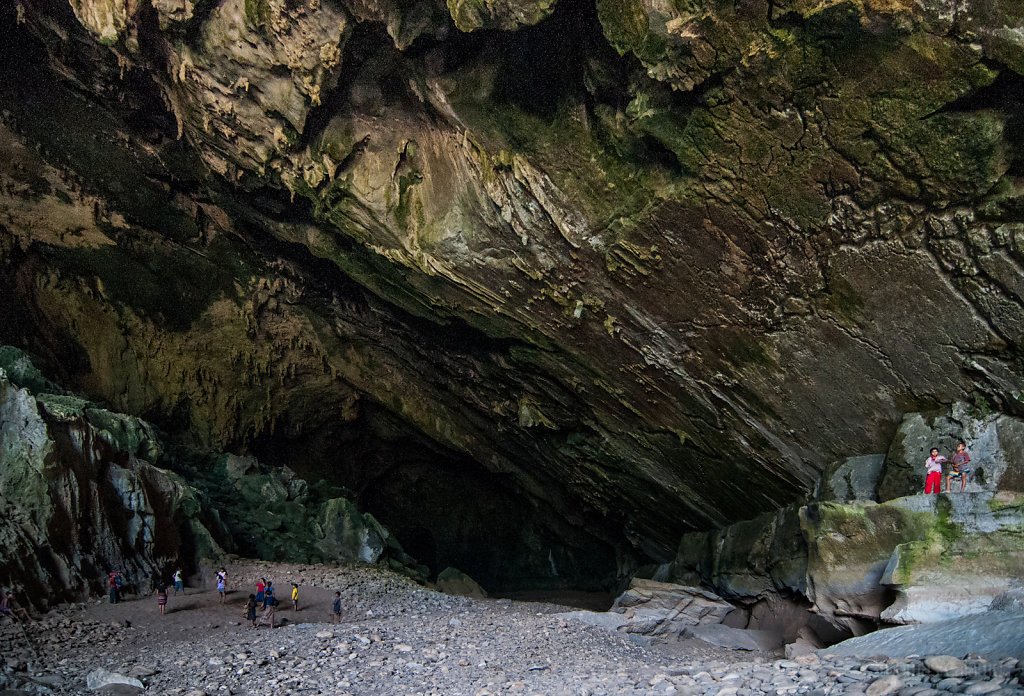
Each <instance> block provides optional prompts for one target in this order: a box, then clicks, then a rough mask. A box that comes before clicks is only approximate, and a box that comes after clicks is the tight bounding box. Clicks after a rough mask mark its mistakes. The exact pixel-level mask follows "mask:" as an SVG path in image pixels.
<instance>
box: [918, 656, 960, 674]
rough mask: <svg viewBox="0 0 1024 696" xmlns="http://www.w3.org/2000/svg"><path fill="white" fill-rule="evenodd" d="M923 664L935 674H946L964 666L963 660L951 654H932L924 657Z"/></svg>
mask: <svg viewBox="0 0 1024 696" xmlns="http://www.w3.org/2000/svg"><path fill="white" fill-rule="evenodd" d="M924 665H925V667H927V668H928V669H930V670H931V671H933V672H935V673H937V674H946V673H948V672H953V671H955V670H959V669H963V668H964V666H965V665H964V661H963V660H961V659H960V658H959V657H953V656H952V655H933V656H931V657H926V658H925V660H924Z"/></svg>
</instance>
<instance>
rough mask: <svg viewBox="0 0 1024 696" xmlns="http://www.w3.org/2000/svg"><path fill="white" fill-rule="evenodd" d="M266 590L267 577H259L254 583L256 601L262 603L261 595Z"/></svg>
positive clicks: (262, 595)
mask: <svg viewBox="0 0 1024 696" xmlns="http://www.w3.org/2000/svg"><path fill="white" fill-rule="evenodd" d="M266 590H267V579H266V578H260V581H259V582H258V583H256V603H257V604H263V597H264V595H265V593H266Z"/></svg>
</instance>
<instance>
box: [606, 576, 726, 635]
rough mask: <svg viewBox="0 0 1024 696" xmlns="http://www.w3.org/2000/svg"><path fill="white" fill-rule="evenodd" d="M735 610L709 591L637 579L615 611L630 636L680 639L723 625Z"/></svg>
mask: <svg viewBox="0 0 1024 696" xmlns="http://www.w3.org/2000/svg"><path fill="white" fill-rule="evenodd" d="M733 608H734V607H733V605H731V604H729V603H728V602H726V601H724V600H723V599H722V598H721V597H719V596H717V595H715V594H714V593H713V592H708V591H707V590H702V589H700V588H697V587H685V586H683V585H676V584H673V583H667V582H656V581H654V580H643V579H640V578H633V580H631V581H630V583H629V589H627V590H626V591H625V592H623V593H622V594H621V595H619V596H618V598H617V599H616V600H615V604H614V605H613V606H612V609H611V611H613V612H617V613H619V614H622V615H623V618H624V622H623V624H622V626H623V630H625V631H627V632H629V633H643V634H647V635H679V634H681V633H682V632H683V630H684V629H685V628H687V627H690V626H697V625H704V624H720V623H721V622H722V620H723V619H724V618H725V617H726V615H727V614H728V613H729V612H731V611H732V610H733Z"/></svg>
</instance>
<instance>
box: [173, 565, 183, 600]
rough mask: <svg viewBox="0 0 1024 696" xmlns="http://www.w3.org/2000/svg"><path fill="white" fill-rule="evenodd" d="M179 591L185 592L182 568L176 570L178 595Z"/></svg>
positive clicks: (175, 591) (175, 592) (175, 581)
mask: <svg viewBox="0 0 1024 696" xmlns="http://www.w3.org/2000/svg"><path fill="white" fill-rule="evenodd" d="M178 592H181V593H182V594H185V581H184V580H183V579H182V577H181V568H178V569H177V570H176V571H174V594H175V596H177V594H178Z"/></svg>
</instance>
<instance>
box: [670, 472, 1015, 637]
mask: <svg viewBox="0 0 1024 696" xmlns="http://www.w3.org/2000/svg"><path fill="white" fill-rule="evenodd" d="M1022 502H1024V498H1022V496H1021V494H1020V493H1010V492H1004V493H997V494H993V493H991V492H987V491H986V492H980V493H963V494H960V493H954V494H950V495H948V496H946V495H943V496H934V495H928V496H926V495H915V496H908V497H904V498H897V499H894V500H891V501H889V502H887V503H883V504H880V505H879V504H876V503H873V502H870V501H869V502H853V503H846V504H842V503H833V502H820V503H813V504H810V505H807V506H803V507H789V508H786V509H784V510H781V511H780V512H778V513H775V514H774V515H765V516H762V517H760V518H758V519H755V520H751V521H749V522H743V523H739V524H736V525H732V526H730V527H727V528H725V529H722V530H719V531H716V532H704V533H699V534H690V535H687V536H685V537H683V540H682V542H681V544H680V547H679V554H678V555H677V557H676V560H675V561H674V562H673V564H672V565H671V566H670V568H669V572H668V577H669V578H670V579H672V580H673V581H677V582H680V583H685V584H695V585H702V586H704V587H708V588H711V589H712V590H713V591H714V592H716V593H718V594H719V595H721V596H722V597H724V598H726V599H729V600H731V601H733V602H734V603H737V604H739V605H741V606H743V607H745V608H746V614H745V615H743V614H741V613H737V614H736V615H735V616H731V617H730V619H731V623H732V624H733V625H738V626H739V627H742V628H746V627H750V628H757V627H758V626H760V625H765V624H771V625H773V626H774V627H780V626H781V628H782V631H783V634H784V637H785V639H786V640H787V642H789V641H793V640H796V639H802V640H804V641H806V642H808V643H811V644H812V645H816V646H818V647H821V646H823V645H828V644H831V643H834V642H836V641H837V640H840V639H842V638H844V637H848V636H850V635H861V634H863V633H866V632H868V631H871V630H873V629H875V628H878V627H879V626H881V625H884V624H893V623H928V622H933V621H939V620H944V619H949V618H953V617H956V616H962V615H965V614H969V613H977V612H980V611H985V610H986V609H987V608H988V607H989V605H990V604H991V603H992V602H993V600H994V599H995V598H996V597H998V596H999V595H1001V594H1002V593H1005V592H1007V591H1010V590H1014V589H1018V588H1020V587H1021V577H1024V575H1022V573H1024V545H1022V543H1021V541H1022V537H1021V529H1022V527H1021V524H1022V521H1024V519H1022V510H1024V508H1022ZM727 623H730V621H727Z"/></svg>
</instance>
